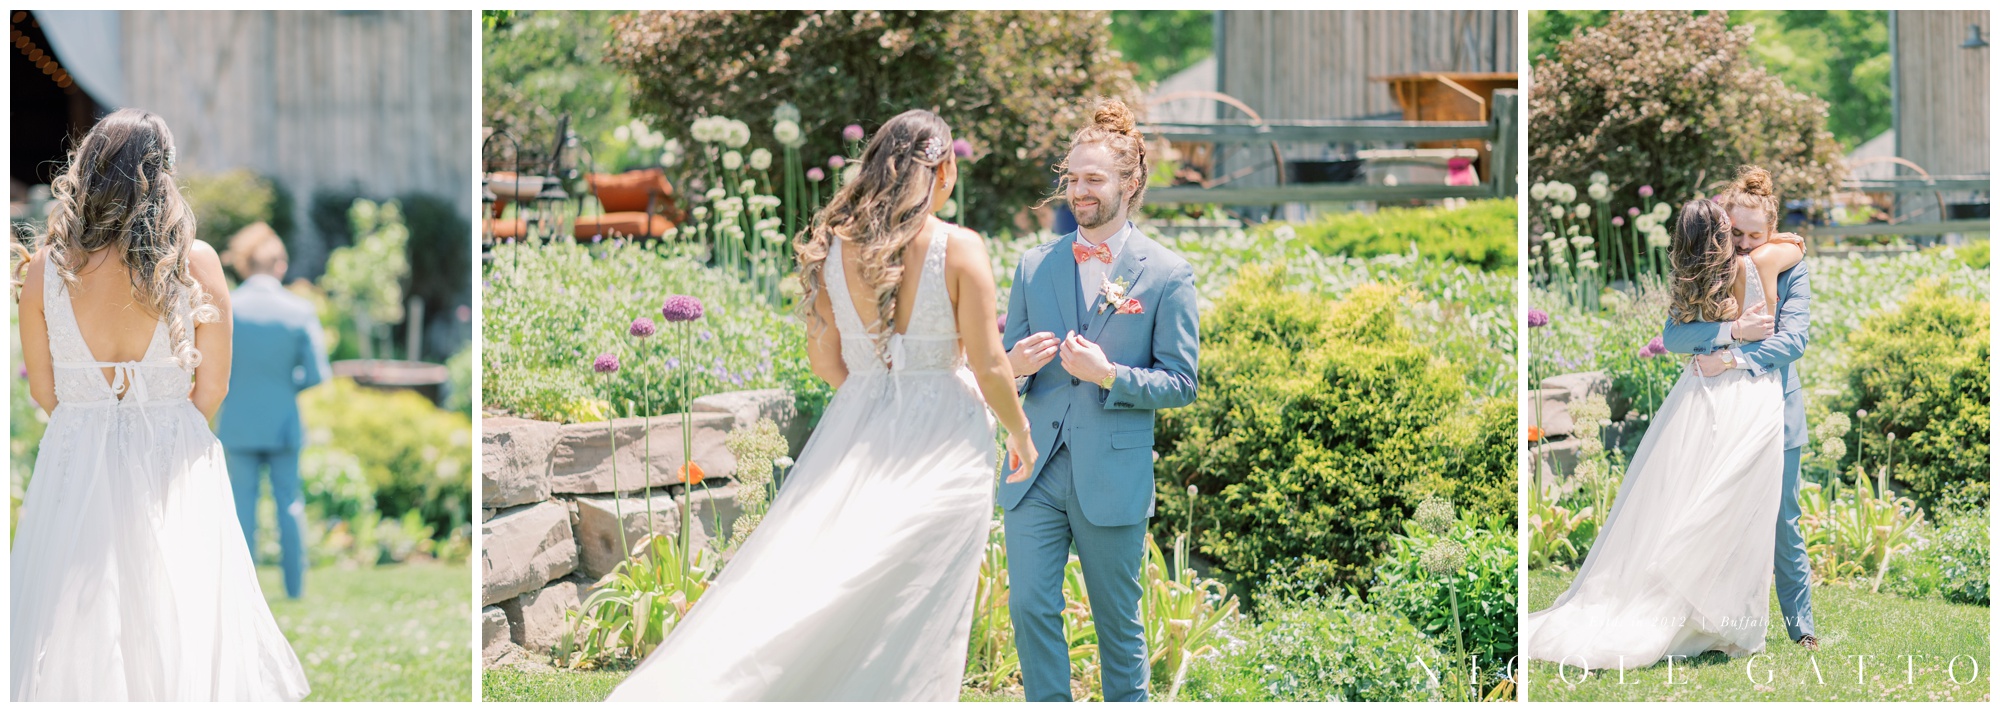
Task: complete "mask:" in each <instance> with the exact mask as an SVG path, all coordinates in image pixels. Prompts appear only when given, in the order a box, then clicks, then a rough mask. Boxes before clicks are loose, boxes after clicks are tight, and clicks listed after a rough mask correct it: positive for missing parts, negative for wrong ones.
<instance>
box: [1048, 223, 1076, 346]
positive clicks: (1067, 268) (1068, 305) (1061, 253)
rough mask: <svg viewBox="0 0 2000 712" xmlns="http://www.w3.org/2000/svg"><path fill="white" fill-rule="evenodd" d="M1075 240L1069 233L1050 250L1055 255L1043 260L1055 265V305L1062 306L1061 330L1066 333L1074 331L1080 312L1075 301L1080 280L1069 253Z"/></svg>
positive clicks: (1074, 258) (1073, 260)
mask: <svg viewBox="0 0 2000 712" xmlns="http://www.w3.org/2000/svg"><path fill="white" fill-rule="evenodd" d="M1076 239H1077V234H1076V233H1074V232H1072V233H1070V234H1069V239H1067V240H1061V241H1058V242H1057V243H1056V245H1055V248H1054V249H1053V250H1051V251H1052V252H1056V253H1057V254H1053V255H1049V256H1048V257H1046V258H1044V259H1050V260H1055V263H1056V264H1055V266H1054V268H1053V269H1054V270H1055V278H1056V303H1057V304H1059V305H1061V306H1062V310H1061V311H1062V321H1063V330H1064V331H1066V332H1068V331H1076V326H1077V315H1078V314H1079V313H1081V310H1080V309H1078V308H1077V300H1078V299H1080V297H1079V296H1078V295H1077V292H1078V287H1077V283H1078V282H1079V281H1080V278H1079V277H1078V276H1077V274H1078V273H1077V269H1076V255H1075V254H1074V253H1072V252H1071V248H1072V246H1074V245H1075V244H1076ZM1057 336H1058V337H1060V336H1062V335H1061V334H1057Z"/></svg>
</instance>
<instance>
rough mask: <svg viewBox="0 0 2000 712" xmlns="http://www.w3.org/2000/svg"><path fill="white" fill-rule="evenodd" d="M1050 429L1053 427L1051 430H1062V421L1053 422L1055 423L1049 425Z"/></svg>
mask: <svg viewBox="0 0 2000 712" xmlns="http://www.w3.org/2000/svg"><path fill="white" fill-rule="evenodd" d="M1049 427H1051V428H1060V427H1062V421H1060V420H1058V421H1055V422H1053V423H1049Z"/></svg>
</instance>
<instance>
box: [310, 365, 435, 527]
mask: <svg viewBox="0 0 2000 712" xmlns="http://www.w3.org/2000/svg"><path fill="white" fill-rule="evenodd" d="M299 409H300V411H301V417H302V418H303V419H304V420H305V423H306V427H307V428H308V435H307V447H306V451H305V452H304V453H301V457H302V459H303V460H304V461H305V462H306V463H307V464H311V463H315V462H317V463H322V465H323V466H322V465H315V466H314V467H313V468H309V469H307V470H306V471H305V472H304V473H302V474H303V475H305V476H306V478H307V482H306V483H305V484H306V486H307V492H308V498H309V499H311V500H312V501H315V502H317V503H318V504H319V505H320V506H321V507H322V508H323V511H325V512H328V513H329V515H330V516H331V515H332V513H334V512H353V513H354V514H353V515H352V516H357V517H358V516H359V514H360V513H361V512H362V510H363V508H362V507H360V506H359V505H358V504H357V503H352V502H351V501H352V500H354V499H356V498H357V497H358V496H359V495H358V487H357V486H356V485H355V484H354V483H353V482H352V480H351V474H349V471H348V468H358V470H359V472H360V475H361V477H362V478H363V479H364V480H365V481H366V483H367V484H366V487H367V490H368V492H370V493H371V496H372V498H373V509H374V510H375V511H377V512H379V513H380V514H381V516H382V517H383V518H385V519H400V518H402V517H403V516H404V514H405V513H406V512H411V511H415V512H418V513H419V516H421V517H422V518H423V519H422V521H423V523H424V524H425V525H428V526H429V527H431V529H432V534H433V536H436V535H443V534H446V533H449V532H452V531H453V530H455V529H457V528H458V527H461V526H464V525H466V524H467V523H468V522H470V521H471V506H472V505H471V502H472V423H471V420H470V419H469V418H467V417H466V416H465V415H463V414H460V413H455V412H452V411H448V410H440V409H438V408H437V407H436V406H434V405H431V402H430V401H429V400H427V399H425V398H424V397H423V396H420V395H417V394H416V393H415V392H412V391H382V390H376V389H371V388H366V387H363V386H360V385H357V384H355V383H354V381H352V380H350V379H346V378H336V379H333V380H332V381H329V382H327V383H326V384H324V385H321V386H319V387H316V388H311V389H308V390H306V391H305V392H304V393H302V394H300V395H299ZM329 450H334V451H339V452H340V453H342V454H339V455H336V454H334V453H331V452H325V451H329ZM316 451H318V452H316ZM342 463H346V464H344V465H343V464H342ZM314 472H319V473H320V474H317V475H316V474H313V473H314ZM315 491H317V492H316V493H315Z"/></svg>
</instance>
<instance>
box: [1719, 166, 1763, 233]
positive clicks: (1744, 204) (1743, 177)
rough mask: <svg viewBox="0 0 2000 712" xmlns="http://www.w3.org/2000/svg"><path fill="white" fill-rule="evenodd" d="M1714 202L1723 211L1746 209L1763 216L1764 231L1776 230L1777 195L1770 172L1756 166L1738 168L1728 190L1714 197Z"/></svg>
mask: <svg viewBox="0 0 2000 712" xmlns="http://www.w3.org/2000/svg"><path fill="white" fill-rule="evenodd" d="M1715 202H1717V203H1718V204H1720V205H1722V209H1723V210H1730V209H1734V208H1748V209H1750V210H1755V211H1757V212H1758V213H1760V214H1762V215H1763V216H1764V231H1765V232H1767V233H1768V232H1776V231H1777V229H1778V195H1777V192H1776V190H1775V189H1774V188H1773V183H1772V181H1771V172H1770V171H1767V170H1764V169H1762V168H1758V167H1756V166H1738V167H1737V168H1736V180H1735V181H1734V182H1732V183H1730V184H1729V189H1728V190H1725V191H1723V192H1722V194H1721V195H1718V196H1715Z"/></svg>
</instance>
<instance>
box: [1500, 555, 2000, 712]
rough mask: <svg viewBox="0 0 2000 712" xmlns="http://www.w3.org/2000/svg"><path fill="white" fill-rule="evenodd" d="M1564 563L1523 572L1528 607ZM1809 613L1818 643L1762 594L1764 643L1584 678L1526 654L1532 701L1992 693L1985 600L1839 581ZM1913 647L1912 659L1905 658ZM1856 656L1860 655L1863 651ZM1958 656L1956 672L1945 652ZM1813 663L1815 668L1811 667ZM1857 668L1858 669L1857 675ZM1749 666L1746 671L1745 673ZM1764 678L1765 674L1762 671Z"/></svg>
mask: <svg viewBox="0 0 2000 712" xmlns="http://www.w3.org/2000/svg"><path fill="white" fill-rule="evenodd" d="M1574 577H1575V575H1574V574H1572V573H1567V572H1563V573H1558V572H1551V571H1534V572H1530V573H1529V574H1528V582H1529V588H1528V601H1529V605H1530V610H1539V609H1542V608H1545V607H1547V606H1548V605H1549V604H1550V603H1552V602H1554V601H1555V598H1556V596H1557V595H1559V594H1561V593H1562V592H1563V589H1565V588H1568V587H1569V582H1570V579H1572V578H1574ZM1812 603H1813V622H1814V624H1815V626H1816V627H1817V628H1818V630H1817V631H1816V633H1817V635H1818V637H1819V641H1820V648H1819V651H1818V652H1817V653H1812V652H1807V651H1806V649H1805V648H1804V647H1802V646H1800V645H1798V644H1797V643H1793V642H1792V641H1791V638H1790V637H1789V636H1788V635H1787V634H1786V633H1785V627H1784V624H1783V623H1782V619H1781V618H1780V617H1779V613H1778V603H1777V598H1776V597H1775V596H1774V597H1773V598H1772V599H1771V614H1770V615H1771V626H1770V628H1769V629H1768V630H1767V631H1766V633H1765V644H1764V652H1762V653H1759V654H1757V655H1754V656H1751V657H1748V658H1737V659H1730V658H1729V657H1728V656H1726V655H1723V654H1722V653H1719V652H1711V653H1707V654H1705V655H1701V656H1699V657H1696V658H1695V659H1693V660H1680V661H1677V662H1676V664H1675V665H1674V666H1673V668H1672V671H1671V674H1672V679H1671V682H1672V683H1673V685H1672V686H1671V687H1670V686H1668V682H1669V677H1668V675H1669V670H1668V666H1667V665H1665V664H1664V663H1662V664H1658V665H1654V666H1652V667H1649V668H1643V669H1637V670H1628V671H1626V672H1625V674H1624V679H1623V680H1622V684H1621V681H1620V679H1619V677H1618V671H1617V670H1610V671H1597V672H1593V673H1592V674H1591V676H1590V677H1589V678H1588V679H1585V678H1583V676H1582V674H1581V671H1580V670H1578V669H1577V668H1574V667H1570V668H1566V669H1564V670H1563V671H1562V672H1563V674H1566V675H1567V676H1568V681H1567V682H1566V681H1564V680H1563V679H1562V678H1561V677H1559V676H1558V674H1557V668H1556V665H1555V664H1554V663H1547V662H1540V661H1531V662H1529V663H1528V664H1527V669H1526V673H1527V675H1528V678H1527V685H1526V687H1527V699H1529V700H1531V701H1538V702H1539V701H1560V702H1569V701H1607V700H1651V701H1686V700H1703V701H1759V702H1769V701H1781V700H1782V701H1809V700H1811V701H1817V700H1847V701H1867V700H1876V701H1913V702H1928V701H1960V702H1970V701H1982V700H1988V699H1990V697H1991V693H1990V689H1991V687H1990V681H1989V676H1990V675H1991V671H1990V670H1989V669H1988V666H1989V661H1990V660H1991V659H1990V658H1989V657H1987V651H1988V650H1989V649H1990V648H1989V646H1988V643H1987V634H1988V632H1989V625H1988V623H1989V616H1988V609H1987V608H1985V607H1983V606H1968V605H1960V604H1954V603H1946V602H1944V601H1941V600H1935V599H1924V600H1912V599H1908V598H1901V597H1898V596H1892V595H1888V594H1878V593H1869V592H1868V591H1866V590H1861V589H1851V588H1846V587H1841V586H1816V587H1814V588H1813V590H1812ZM1905 655H1913V656H1915V657H1914V659H1906V658H1905V657H1904V656H1905ZM1860 656H1866V658H1865V659H1862V658H1861V657H1860ZM1954 658H1956V659H1957V670H1956V674H1957V677H1958V682H1956V683H1954V682H1953V681H1952V674H1953V670H1952V669H1951V661H1952V660H1953V659H1954ZM1815 665H1817V672H1815ZM1857 672H1860V673H1861V677H1862V679H1856V678H1857ZM1753 676H1754V678H1755V679H1754V680H1753V679H1752V677H1753ZM1767 679H1768V680H1769V681H1768V682H1766V680H1767Z"/></svg>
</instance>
